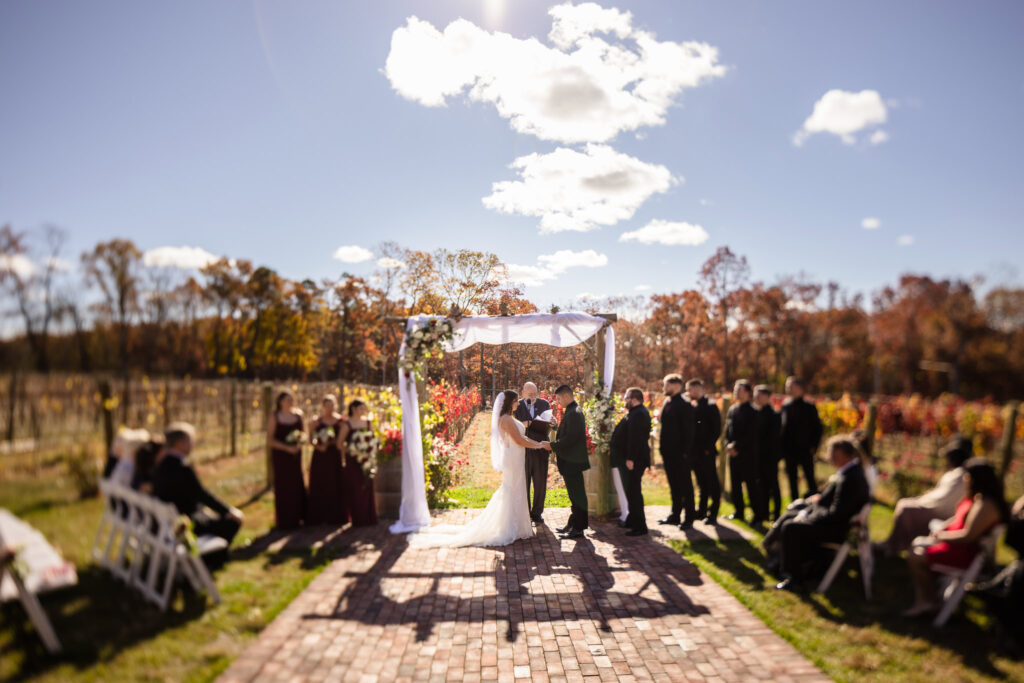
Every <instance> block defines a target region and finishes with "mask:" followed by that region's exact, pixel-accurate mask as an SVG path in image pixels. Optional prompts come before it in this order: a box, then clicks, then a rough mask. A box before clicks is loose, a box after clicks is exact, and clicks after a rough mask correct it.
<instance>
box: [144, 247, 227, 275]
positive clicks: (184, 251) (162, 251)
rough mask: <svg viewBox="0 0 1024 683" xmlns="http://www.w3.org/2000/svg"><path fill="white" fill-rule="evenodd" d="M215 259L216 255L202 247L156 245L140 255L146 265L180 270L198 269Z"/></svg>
mask: <svg viewBox="0 0 1024 683" xmlns="http://www.w3.org/2000/svg"><path fill="white" fill-rule="evenodd" d="M216 260H217V257H216V256H214V255H213V254H211V253H210V252H208V251H206V250H205V249H203V248H202V247H157V248H155V249H148V250H146V252H145V253H144V254H143V255H142V262H143V263H144V264H145V265H147V266H151V267H157V268H181V269H182V270H199V269H200V268H202V267H203V266H206V265H209V264H211V263H213V262H214V261H216Z"/></svg>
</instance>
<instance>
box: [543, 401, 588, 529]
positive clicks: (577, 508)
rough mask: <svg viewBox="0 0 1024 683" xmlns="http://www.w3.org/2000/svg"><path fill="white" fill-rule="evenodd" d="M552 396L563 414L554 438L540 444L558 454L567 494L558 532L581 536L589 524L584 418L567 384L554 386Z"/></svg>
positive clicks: (585, 425) (585, 424) (559, 469)
mask: <svg viewBox="0 0 1024 683" xmlns="http://www.w3.org/2000/svg"><path fill="white" fill-rule="evenodd" d="M555 400H556V401H557V402H558V405H560V406H562V410H563V411H564V414H563V415H562V421H561V423H559V425H558V432H556V434H555V440H554V441H551V442H547V441H545V442H544V444H545V446H544V447H545V448H547V449H548V450H551V451H554V452H555V455H557V456H558V471H559V472H560V473H561V475H562V479H564V480H565V490H566V493H568V494H569V503H570V505H571V508H572V512H571V514H570V515H569V523H568V524H566V525H565V526H564V527H563V528H561V529H559V530H558V533H560V534H562V538H583V530H584V529H586V528H587V527H588V526H590V524H589V519H588V517H587V489H586V486H585V485H584V483H583V473H584V472H585V471H587V470H589V469H590V456H589V455H588V454H587V421H586V418H584V417H583V410H582V409H581V408H580V406H579V404H578V403H576V399H575V398H573V395H572V389H570V388H569V385H568V384H563V385H562V386H560V387H558V389H556V390H555Z"/></svg>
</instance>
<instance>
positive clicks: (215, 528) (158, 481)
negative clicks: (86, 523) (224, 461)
mask: <svg viewBox="0 0 1024 683" xmlns="http://www.w3.org/2000/svg"><path fill="white" fill-rule="evenodd" d="M164 437H165V441H166V450H165V452H164V455H163V457H162V458H160V462H158V463H157V466H156V469H155V470H154V471H153V493H154V495H155V496H156V497H157V498H159V499H160V500H163V501H166V502H168V503H174V507H176V508H178V512H179V513H181V514H183V515H188V516H189V517H190V518H191V519H192V523H193V527H192V530H193V532H194V533H195V535H196V536H203V535H207V534H209V535H212V536H220V537H221V538H223V539H224V540H226V541H227V542H228V545H230V544H231V541H232V539H234V537H235V534H237V533H238V529H239V528H240V527H241V526H242V519H243V515H242V511H241V510H239V509H238V508H235V507H231V506H229V505H225V504H224V503H222V502H221V501H220V500H218V499H217V498H216V497H215V496H214V495H213V494H212V493H210V492H209V491H207V490H206V489H205V488H204V487H203V485H202V484H201V483H200V482H199V477H198V476H196V471H195V470H194V469H193V468H192V465H190V464H189V463H188V456H189V454H190V453H192V447H193V445H194V444H195V429H194V428H193V427H192V425H190V424H188V423H186V422H176V423H173V424H171V425H169V426H168V427H167V432H166V433H165V435H164ZM204 506H205V507H206V508H208V509H210V510H212V511H213V512H215V513H217V516H216V517H214V516H211V515H210V514H209V513H208V512H207V511H206V510H204V509H203V507H204ZM225 560H227V550H226V549H225V550H224V551H221V552H217V553H209V554H207V555H204V556H203V561H204V562H205V563H206V564H207V566H209V567H210V568H211V569H213V568H216V567H219V566H221V565H222V564H224V561H225Z"/></svg>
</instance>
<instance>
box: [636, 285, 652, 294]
mask: <svg viewBox="0 0 1024 683" xmlns="http://www.w3.org/2000/svg"><path fill="white" fill-rule="evenodd" d="M650 290H651V286H650V285H637V286H636V287H634V288H633V291H634V292H649V291H650Z"/></svg>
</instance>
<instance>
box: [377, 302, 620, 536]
mask: <svg viewBox="0 0 1024 683" xmlns="http://www.w3.org/2000/svg"><path fill="white" fill-rule="evenodd" d="M615 319H616V317H615V316H614V315H590V314H588V313H535V314H527V315H509V316H494V317H492V316H473V317H465V318H461V319H459V320H453V319H450V318H445V317H443V316H429V315H418V316H413V317H411V318H407V319H406V320H405V331H406V334H405V335H403V339H402V345H401V348H400V349H399V352H398V366H399V372H398V395H399V399H400V401H401V407H402V460H401V463H402V502H401V505H400V507H399V512H398V521H397V522H395V523H394V524H392V525H391V527H390V529H391V533H394V534H401V533H406V532H409V531H415V530H417V529H421V528H423V527H425V526H429V524H430V510H429V508H428V507H427V492H426V481H425V477H424V465H423V438H422V434H421V432H420V399H419V391H418V389H417V386H416V375H415V373H412V372H408V370H407V363H406V355H407V353H408V351H409V349H408V339H409V334H410V332H411V333H413V334H415V331H417V330H420V329H427V328H428V326H429V325H430V323H431V321H432V320H433V321H437V323H435V324H439V323H440V322H441V321H447V322H448V323H449V324H450V325H451V326H452V338H451V339H450V340H446V341H444V342H443V343H442V344H441V347H442V348H443V350H444V351H445V352H454V351H462V350H463V349H467V348H469V347H470V346H473V345H474V344H477V343H481V344H491V345H501V344H546V345H548V346H557V347H568V346H576V345H577V344H581V343H584V344H585V343H586V342H587V341H588V340H589V339H591V338H592V337H596V340H595V345H594V351H595V353H594V355H593V357H594V358H595V359H596V362H595V367H596V368H599V369H600V377H601V384H602V385H603V387H604V389H605V391H606V392H610V391H611V388H612V380H613V378H614V376H615V330H614V328H612V326H611V323H612V322H614V320H615ZM602 341H603V343H602ZM593 465H595V466H596V467H595V469H594V471H593V473H592V474H591V475H590V478H589V479H588V485H587V488H588V497H589V495H590V493H591V491H590V489H591V488H596V489H597V496H596V500H598V501H600V500H602V498H606V497H607V494H606V493H605V492H606V491H607V490H608V482H609V476H610V475H609V473H608V467H607V463H593ZM605 511H606V510H600V509H598V510H596V512H599V513H600V512H605Z"/></svg>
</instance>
